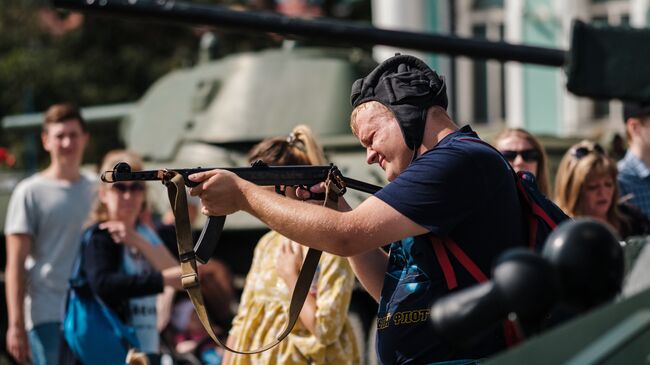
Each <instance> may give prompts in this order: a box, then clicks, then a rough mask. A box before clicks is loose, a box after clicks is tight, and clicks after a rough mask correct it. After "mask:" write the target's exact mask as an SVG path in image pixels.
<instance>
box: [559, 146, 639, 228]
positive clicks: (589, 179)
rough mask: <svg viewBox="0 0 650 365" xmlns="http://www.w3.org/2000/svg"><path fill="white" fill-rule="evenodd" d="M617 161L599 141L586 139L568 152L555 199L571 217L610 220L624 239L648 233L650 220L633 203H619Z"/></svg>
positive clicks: (561, 169) (561, 167)
mask: <svg viewBox="0 0 650 365" xmlns="http://www.w3.org/2000/svg"><path fill="white" fill-rule="evenodd" d="M617 175H618V170H617V168H616V162H615V161H614V160H612V159H611V158H609V157H608V156H607V153H606V152H605V150H604V149H603V148H602V147H601V146H600V145H599V144H597V143H594V142H590V141H582V142H580V143H577V144H575V145H573V146H572V147H571V148H569V150H568V151H567V152H566V153H565V154H564V157H562V160H561V161H560V165H559V167H558V171H557V175H556V177H555V203H556V204H557V205H558V206H559V207H560V208H562V210H564V211H565V212H566V213H567V214H568V215H569V216H571V217H574V218H575V217H582V216H588V217H592V218H595V219H597V220H599V221H601V222H604V223H608V224H609V225H611V226H612V227H613V228H614V229H616V231H617V232H618V233H619V235H620V237H621V238H622V239H625V238H626V237H629V236H634V235H639V234H648V233H649V232H650V222H649V221H648V219H647V218H646V217H645V216H644V215H643V213H641V212H640V211H638V210H636V209H635V208H633V207H632V206H630V205H628V204H625V203H619V198H620V197H619V193H618V187H617V184H616V177H617Z"/></svg>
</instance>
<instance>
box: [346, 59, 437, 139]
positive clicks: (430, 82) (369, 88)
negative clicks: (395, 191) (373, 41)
mask: <svg viewBox="0 0 650 365" xmlns="http://www.w3.org/2000/svg"><path fill="white" fill-rule="evenodd" d="M369 101H377V102H379V103H381V104H382V105H384V106H385V107H387V108H388V109H389V110H390V111H391V112H393V114H394V115H395V118H396V119H397V121H398V123H399V126H400V128H401V130H402V134H403V135H404V141H405V142H406V145H407V146H408V147H409V148H410V149H412V150H414V149H417V148H418V147H419V146H420V144H421V143H422V137H423V134H424V125H425V122H426V117H427V111H428V109H429V108H430V107H432V106H434V105H437V106H440V107H442V108H443V109H447V103H448V102H447V87H446V85H445V81H444V79H443V78H442V77H440V76H439V75H438V74H437V73H436V72H435V71H434V70H432V69H431V68H429V66H428V65H427V64H426V63H424V62H423V61H422V60H420V59H418V58H415V57H413V56H407V55H396V56H394V57H391V58H389V59H387V60H386V61H384V62H382V63H381V64H380V65H379V66H377V67H376V68H375V69H374V70H373V71H372V72H370V73H369V74H368V76H366V77H364V78H361V79H358V80H357V81H355V82H354V84H353V85H352V91H351V93H350V103H351V104H352V107H353V108H356V107H358V106H359V105H361V104H363V103H366V102H369Z"/></svg>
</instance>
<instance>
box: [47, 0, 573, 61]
mask: <svg viewBox="0 0 650 365" xmlns="http://www.w3.org/2000/svg"><path fill="white" fill-rule="evenodd" d="M53 4H54V5H55V6H57V7H60V8H66V9H70V10H79V11H88V12H97V13H105V14H114V15H126V16H132V17H139V18H149V19H155V20H157V21H161V20H163V21H171V22H176V23H185V24H194V25H212V26H215V27H221V28H236V29H240V30H245V31H257V32H273V33H278V34H282V35H285V36H289V37H295V36H302V37H308V38H310V39H320V40H329V41H335V42H337V43H347V44H349V45H355V46H368V45H385V46H394V47H400V48H408V49H413V50H419V51H425V52H433V53H442V54H448V55H453V56H466V57H471V58H478V59H494V60H498V61H516V62H522V63H531V64H538V65H543V66H553V67H562V66H564V64H565V63H566V59H567V52H566V51H564V50H560V49H553V48H544V47H535V46H525V45H516V44H511V43H506V42H492V41H487V40H481V39H472V38H462V37H457V36H451V35H439V34H431V33H419V32H408V31H397V30H388V29H381V28H376V27H373V26H370V25H363V24H355V23H351V22H343V21H336V20H331V19H310V20H306V19H301V18H296V17H287V16H283V15H280V14H275V13H265V12H252V11H234V10H229V9H227V8H225V7H222V6H214V5H204V4H191V3H187V2H179V1H174V0H162V1H152V0H97V1H89V0H53Z"/></svg>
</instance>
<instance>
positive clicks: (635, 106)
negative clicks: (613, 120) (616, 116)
mask: <svg viewBox="0 0 650 365" xmlns="http://www.w3.org/2000/svg"><path fill="white" fill-rule="evenodd" d="M647 116H650V103H637V102H626V103H625V104H624V105H623V123H627V120H628V119H629V118H643V117H647Z"/></svg>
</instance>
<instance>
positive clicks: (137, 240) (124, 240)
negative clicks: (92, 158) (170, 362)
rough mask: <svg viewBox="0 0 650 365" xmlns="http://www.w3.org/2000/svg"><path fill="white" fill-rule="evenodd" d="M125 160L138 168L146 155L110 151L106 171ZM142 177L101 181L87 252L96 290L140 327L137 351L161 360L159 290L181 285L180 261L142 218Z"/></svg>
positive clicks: (91, 281) (154, 360)
mask: <svg viewBox="0 0 650 365" xmlns="http://www.w3.org/2000/svg"><path fill="white" fill-rule="evenodd" d="M120 161H124V162H127V163H128V164H129V165H131V168H132V169H133V170H134V171H137V170H141V169H142V160H141V159H140V158H139V157H138V156H137V155H136V154H134V153H132V152H129V151H124V150H115V151H111V152H109V153H108V154H107V155H106V156H105V157H104V161H103V163H102V165H101V170H100V171H107V170H111V169H112V168H113V166H115V164H117V163H118V162H120ZM145 197H146V188H145V185H144V183H142V182H118V183H113V184H100V186H99V188H98V194H97V197H96V199H95V204H94V206H93V209H92V211H91V214H90V223H91V224H92V225H91V226H90V227H89V228H88V229H90V230H92V232H93V233H92V236H91V239H90V242H89V243H88V245H87V247H86V248H85V252H84V270H85V272H86V275H87V278H88V283H89V285H90V288H91V289H92V291H93V292H94V293H95V294H97V295H98V296H99V297H100V298H101V299H102V300H103V301H104V302H105V303H106V305H107V306H108V307H109V308H111V309H112V310H113V311H115V313H116V314H117V315H118V316H119V317H120V318H121V319H122V321H124V323H126V324H128V325H130V326H132V327H134V329H135V331H136V335H137V337H138V340H139V342H140V348H138V349H137V350H138V351H140V352H143V353H145V354H147V357H148V358H149V363H150V364H158V363H159V362H160V360H159V351H160V349H159V333H158V329H157V326H156V324H157V323H156V321H157V315H156V295H157V294H159V293H161V292H162V291H163V288H165V287H173V288H176V289H180V288H181V283H180V269H179V266H178V262H177V261H176V260H175V259H174V257H172V255H171V254H170V253H169V251H168V250H167V248H166V247H165V245H164V244H162V241H161V240H160V238H158V236H157V235H156V234H155V233H154V232H153V231H152V230H151V229H150V228H148V227H147V226H146V225H144V224H142V223H140V222H139V216H140V214H141V212H142V210H143V208H144V207H145Z"/></svg>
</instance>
